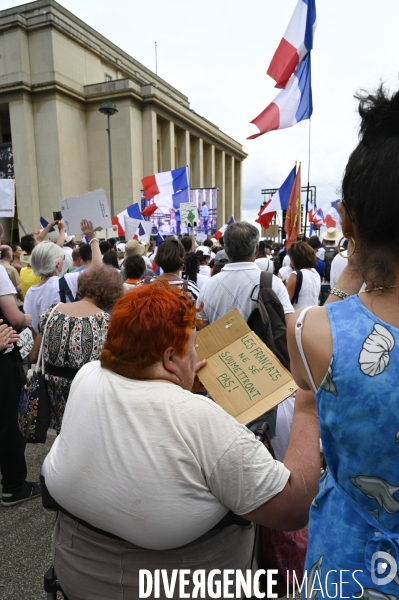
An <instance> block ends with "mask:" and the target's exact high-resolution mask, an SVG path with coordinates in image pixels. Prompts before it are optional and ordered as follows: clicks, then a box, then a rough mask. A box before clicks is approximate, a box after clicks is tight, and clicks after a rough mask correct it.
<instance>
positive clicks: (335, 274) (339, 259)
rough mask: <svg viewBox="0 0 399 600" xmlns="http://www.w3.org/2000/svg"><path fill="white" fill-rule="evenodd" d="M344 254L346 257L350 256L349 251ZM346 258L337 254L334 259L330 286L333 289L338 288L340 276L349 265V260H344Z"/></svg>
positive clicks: (344, 251)
mask: <svg viewBox="0 0 399 600" xmlns="http://www.w3.org/2000/svg"><path fill="white" fill-rule="evenodd" d="M342 254H343V255H344V256H346V255H347V254H348V251H347V250H343V252H342ZM344 256H340V255H339V254H337V255H336V256H334V258H333V259H332V263H331V269H330V286H331V287H332V288H333V287H335V286H336V284H337V281H338V278H339V276H340V275H341V273H342V271H343V270H344V269H345V267H346V265H347V264H348V259H347V258H344Z"/></svg>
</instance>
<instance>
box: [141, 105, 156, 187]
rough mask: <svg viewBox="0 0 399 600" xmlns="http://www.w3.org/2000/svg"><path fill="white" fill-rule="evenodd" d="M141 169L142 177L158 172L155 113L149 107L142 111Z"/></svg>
mask: <svg viewBox="0 0 399 600" xmlns="http://www.w3.org/2000/svg"><path fill="white" fill-rule="evenodd" d="M143 140H145V142H144V144H143V171H144V177H146V176H147V175H154V173H157V172H158V159H157V115H156V112H155V111H154V110H152V109H151V108H145V109H144V111H143Z"/></svg>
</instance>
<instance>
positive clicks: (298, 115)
mask: <svg viewBox="0 0 399 600" xmlns="http://www.w3.org/2000/svg"><path fill="white" fill-rule="evenodd" d="M312 113H313V101H312V86H311V77H310V53H308V54H306V56H305V58H304V59H303V60H302V62H301V63H299V65H298V68H297V70H296V71H295V74H294V75H293V77H291V79H290V80H289V82H288V83H287V85H286V87H285V88H284V89H283V90H282V91H281V92H280V93H279V94H278V95H277V96H276V98H275V99H274V101H273V102H272V103H271V104H269V105H268V106H267V107H266V108H265V110H264V111H262V112H261V113H260V115H258V116H257V117H256V118H255V119H254V120H253V121H251V123H254V125H256V126H257V128H258V129H259V133H255V134H254V135H251V136H250V137H248V138H247V139H248V140H254V139H255V138H257V137H259V136H260V135H263V134H264V133H267V132H268V131H274V130H276V129H286V128H287V127H292V126H293V125H296V123H299V121H303V120H305V119H309V118H310V117H311V115H312Z"/></svg>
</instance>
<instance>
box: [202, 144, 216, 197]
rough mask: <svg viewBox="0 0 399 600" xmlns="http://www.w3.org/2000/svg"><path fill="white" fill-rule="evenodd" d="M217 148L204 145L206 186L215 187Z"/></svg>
mask: <svg viewBox="0 0 399 600" xmlns="http://www.w3.org/2000/svg"><path fill="white" fill-rule="evenodd" d="M215 179H216V174H215V146H214V145H213V144H204V186H205V187H211V188H212V187H215V185H216V184H215Z"/></svg>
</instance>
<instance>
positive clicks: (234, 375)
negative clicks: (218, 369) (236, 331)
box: [216, 334, 281, 400]
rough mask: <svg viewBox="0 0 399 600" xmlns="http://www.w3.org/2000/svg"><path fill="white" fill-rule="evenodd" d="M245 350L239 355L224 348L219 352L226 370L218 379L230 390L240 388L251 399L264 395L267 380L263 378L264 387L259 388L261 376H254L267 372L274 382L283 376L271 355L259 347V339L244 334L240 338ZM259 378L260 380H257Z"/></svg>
mask: <svg viewBox="0 0 399 600" xmlns="http://www.w3.org/2000/svg"><path fill="white" fill-rule="evenodd" d="M238 341H239V342H241V344H242V346H243V352H240V353H239V354H238V356H237V354H236V352H234V354H233V353H232V352H231V351H229V350H223V351H222V352H220V353H219V354H218V358H219V360H220V361H221V362H222V363H223V364H224V365H225V367H226V372H224V373H221V374H220V375H219V376H218V377H217V378H216V379H217V381H218V382H219V384H220V385H221V386H222V387H223V388H224V389H227V390H228V391H229V392H230V391H234V390H236V389H238V388H241V390H242V391H243V392H244V393H245V394H246V395H247V396H248V398H249V399H250V400H253V399H255V398H256V397H257V396H262V395H263V393H264V386H265V384H267V383H266V381H264V379H263V378H262V380H263V381H262V383H263V384H264V385H263V386H262V388H263V389H259V388H260V386H259V378H258V377H254V375H255V376H256V375H257V374H259V373H264V374H265V375H266V374H267V375H268V377H270V379H271V380H272V381H273V382H276V381H278V380H279V379H280V377H281V372H280V371H279V369H278V367H277V366H276V362H275V361H273V360H272V359H271V358H270V356H268V355H267V354H265V352H264V351H263V349H262V348H261V347H259V345H258V343H257V341H256V340H255V339H254V338H253V337H252V336H251V335H250V334H247V335H244V336H243V337H242V338H241V339H240V340H238ZM256 379H258V381H256Z"/></svg>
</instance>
